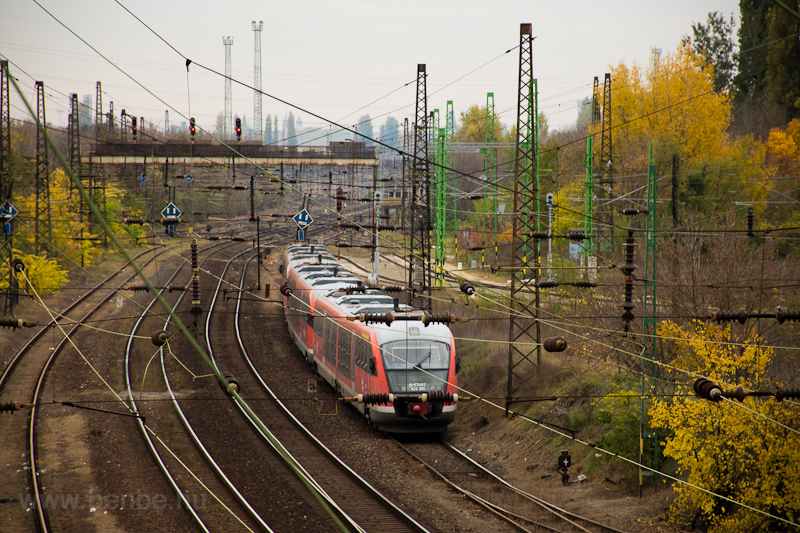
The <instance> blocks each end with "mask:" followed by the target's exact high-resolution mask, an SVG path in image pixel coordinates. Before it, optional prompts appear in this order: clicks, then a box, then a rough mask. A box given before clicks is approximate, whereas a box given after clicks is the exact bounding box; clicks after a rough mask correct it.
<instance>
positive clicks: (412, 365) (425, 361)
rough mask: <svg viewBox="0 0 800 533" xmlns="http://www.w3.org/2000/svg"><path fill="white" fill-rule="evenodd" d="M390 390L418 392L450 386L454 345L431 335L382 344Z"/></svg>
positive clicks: (439, 389)
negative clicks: (431, 338)
mask: <svg viewBox="0 0 800 533" xmlns="http://www.w3.org/2000/svg"><path fill="white" fill-rule="evenodd" d="M381 357H382V358H383V367H384V368H385V369H386V381H387V383H388V385H389V391H391V392H393V393H395V394H398V393H399V394H417V393H422V392H426V391H441V390H445V389H446V388H447V375H448V373H449V370H450V346H448V345H447V344H445V343H443V342H438V341H431V340H428V339H419V338H417V339H408V340H401V341H394V342H387V343H386V344H384V345H383V346H381Z"/></svg>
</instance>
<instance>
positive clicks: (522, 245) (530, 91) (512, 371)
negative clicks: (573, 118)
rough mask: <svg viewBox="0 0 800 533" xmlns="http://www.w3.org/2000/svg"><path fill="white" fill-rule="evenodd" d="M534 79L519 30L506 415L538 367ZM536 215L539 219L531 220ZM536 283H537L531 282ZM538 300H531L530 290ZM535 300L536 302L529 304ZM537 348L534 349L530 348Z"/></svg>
mask: <svg viewBox="0 0 800 533" xmlns="http://www.w3.org/2000/svg"><path fill="white" fill-rule="evenodd" d="M535 85H536V83H535V80H534V79H533V37H532V35H531V24H529V23H527V24H522V25H521V26H520V44H519V84H518V89H519V90H518V94H517V139H516V146H515V151H514V153H515V157H514V218H513V233H512V235H513V237H512V245H511V248H512V255H511V266H510V269H509V270H510V272H511V294H510V297H511V302H510V304H509V331H508V341H509V342H508V390H507V396H506V415H508V412H509V407H510V405H511V404H512V403H513V402H514V393H515V392H516V390H517V387H515V385H514V380H515V379H522V376H521V375H520V374H518V370H519V369H518V367H519V365H521V364H522V363H523V362H529V363H533V361H532V360H531V357H532V355H533V352H534V351H536V357H537V360H536V363H537V364H538V363H539V362H540V356H541V352H540V349H541V344H540V342H539V340H540V330H539V320H538V317H539V288H538V281H539V264H538V263H539V256H538V244H537V246H536V248H534V250H533V256H534V257H533V261H532V262H531V261H530V260H531V257H530V245H529V240H530V239H529V234H531V233H532V232H533V231H535V230H536V225H535V224H534V222H535V221H538V216H539V211H540V209H539V184H538V181H537V178H538V173H537V168H536V167H537V165H538V157H537V156H536V151H537V150H536V145H537V138H536V133H537V132H536V109H535ZM534 215H535V217H536V218H535V219H534V218H533V217H534ZM530 278H533V283H532V282H531V279H530ZM532 287H533V288H534V295H533V296H534V298H531V294H530V293H531V288H532ZM532 300H533V303H531V302H532ZM532 346H536V348H532Z"/></svg>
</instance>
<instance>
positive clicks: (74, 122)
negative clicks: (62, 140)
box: [67, 93, 81, 173]
mask: <svg viewBox="0 0 800 533" xmlns="http://www.w3.org/2000/svg"><path fill="white" fill-rule="evenodd" d="M69 101H70V106H69V118H68V120H67V137H68V142H69V166H70V167H71V168H72V171H73V172H75V173H77V172H78V171H79V170H80V164H81V132H80V123H81V121H80V118H79V110H78V93H72V94H71V95H70V100H69Z"/></svg>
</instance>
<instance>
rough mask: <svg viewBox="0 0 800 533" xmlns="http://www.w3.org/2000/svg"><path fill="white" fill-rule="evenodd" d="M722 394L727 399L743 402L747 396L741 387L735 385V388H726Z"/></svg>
mask: <svg viewBox="0 0 800 533" xmlns="http://www.w3.org/2000/svg"><path fill="white" fill-rule="evenodd" d="M722 396H724V397H725V398H728V399H731V398H732V399H736V400H739V402H740V403H741V402H743V401H744V399H745V398H747V396H748V394H747V393H746V392H745V391H744V389H743V388H741V387H736V389H735V390H726V391H723V392H722Z"/></svg>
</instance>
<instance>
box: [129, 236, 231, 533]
mask: <svg viewBox="0 0 800 533" xmlns="http://www.w3.org/2000/svg"><path fill="white" fill-rule="evenodd" d="M223 245H225V246H226V247H227V246H232V245H233V243H232V242H224V243H217V244H213V245H211V246H208V247H206V248H205V249H204V250H203V251H206V250H208V249H211V248H215V247H221V246H223ZM199 252H200V251H199V250H198V253H199ZM208 257H210V256H206V258H208ZM204 260H205V259H204ZM184 266H186V261H183V262H181V264H180V265H179V266H178V268H176V269H175V272H173V274H172V276H171V277H170V278H169V280H168V281H167V284H168V283H169V282H171V281H172V280H173V279H175V277H176V276H177V275H178V273H179V272H180V271H181V270H182V269H183V267H184ZM162 292H164V289H161V290H160V291H159V293H162ZM182 296H183V294H181V297H182ZM156 302H157V299H156V298H155V297H153V299H152V300H151V301H150V303H149V304H148V306H147V308H146V309H145V310H144V311H143V312H142V314H141V316H140V317H139V319H138V320H137V321H136V324H135V325H134V326H133V328H132V329H131V334H130V336H129V337H128V343H127V345H126V347H125V383H126V386H127V389H128V399H129V401H130V402H131V406H132V408H133V410H134V412H136V413H139V407H138V406H137V405H136V399H135V398H134V395H133V389H132V387H131V375H130V374H131V373H130V355H131V348H132V346H133V339H134V335H135V334H136V331H138V329H139V326H140V325H141V323H142V321H143V320H144V319H145V317H146V316H147V312H148V311H149V310H150V308H152V307H153V305H155V303H156ZM136 421H137V424H138V426H139V430H140V431H141V433H142V436H143V437H144V440H145V444H146V446H147V447H148V449H149V450H150V454H151V455H152V456H153V458H154V459H155V460H156V462H157V463H158V467H159V469H160V470H161V472H162V473H163V474H164V476H165V477H166V479H167V482H168V483H169V484H170V485H171V486H172V488H173V489H174V490H175V493H176V494H177V496H178V497H179V498H180V499H181V501H182V502H183V503H184V505H185V506H186V507H185V508H186V510H187V511H188V512H189V514H190V515H191V516H192V518H193V519H194V521H195V522H196V523H197V525H198V527H200V529H201V530H202V531H204V532H206V533H209V529H208V527H207V526H206V524H205V522H203V520H202V519H201V518H200V516H199V515H198V514H197V511H196V510H195V509H194V507H193V506H192V505H191V503H189V500H188V499H187V498H186V496H185V495H184V494H183V491H182V490H181V489H180V487H179V486H178V483H177V481H176V480H175V478H174V476H172V474H171V473H170V471H169V468H168V467H167V465H166V464H165V463H164V460H163V458H162V457H161V454H160V453H159V451H158V450H157V449H156V446H155V443H154V442H153V439H152V437H151V436H150V434H149V433H148V431H147V427H146V426H145V424H144V421H143V420H142V419H141V418H137V419H136Z"/></svg>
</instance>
